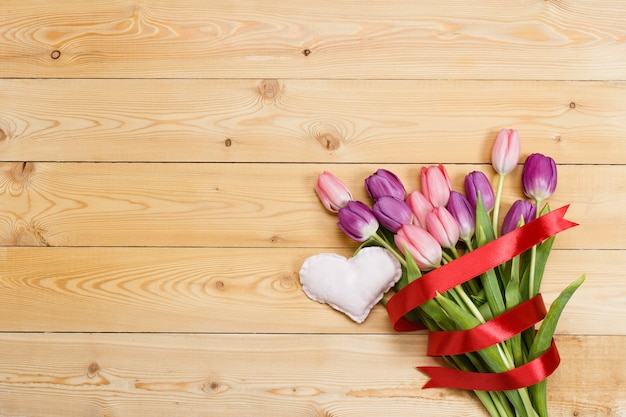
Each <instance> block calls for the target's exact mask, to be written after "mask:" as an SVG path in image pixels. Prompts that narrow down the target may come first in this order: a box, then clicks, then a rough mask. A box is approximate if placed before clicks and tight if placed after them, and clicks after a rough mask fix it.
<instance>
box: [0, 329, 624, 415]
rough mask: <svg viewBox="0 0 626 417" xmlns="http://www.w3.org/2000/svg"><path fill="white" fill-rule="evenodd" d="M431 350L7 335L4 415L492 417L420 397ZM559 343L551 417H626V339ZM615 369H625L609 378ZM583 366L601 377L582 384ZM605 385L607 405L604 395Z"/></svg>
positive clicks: (468, 405)
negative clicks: (625, 346)
mask: <svg viewBox="0 0 626 417" xmlns="http://www.w3.org/2000/svg"><path fill="white" fill-rule="evenodd" d="M425 341H426V338H425V336H399V335H396V336H388V335H387V336H376V335H359V336H348V335H273V336H269V335H252V334H248V335H227V334H217V335H168V334H154V335H147V334H143V335H129V334H19V333H8V334H3V335H1V337H0V350H1V351H2V352H4V353H3V355H0V384H1V385H2V388H3V389H2V390H1V391H0V404H2V405H0V412H3V413H6V412H13V413H20V414H21V415H28V416H30V417H39V416H42V417H43V416H45V417H57V416H58V417H61V416H67V415H81V416H87V415H110V414H112V413H114V414H115V415H137V414H145V415H151V416H155V417H158V416H172V415H182V414H184V415H186V416H206V415H211V416H242V415H255V416H259V417H262V416H268V417H269V416H271V417H274V416H277V415H278V416H280V415H290V416H296V417H299V416H335V417H341V416H346V417H347V416H354V415H362V416H376V417H378V416H380V415H385V414H386V413H387V412H388V411H389V410H390V409H393V415H394V416H406V417H412V416H415V414H416V410H419V412H420V413H423V414H425V415H428V416H450V415H455V416H472V417H473V416H479V415H485V414H484V413H483V412H482V410H480V408H479V407H478V405H477V401H475V400H474V399H473V398H471V397H470V396H469V395H468V394H466V393H465V392H460V391H454V390H436V389H433V390H421V386H422V385H423V384H424V383H425V382H426V379H425V376H424V375H422V374H420V373H419V372H418V371H416V370H415V368H414V366H418V365H431V364H433V363H434V362H433V359H431V358H427V357H424V356H423V355H422V354H420V353H419V352H421V351H423V350H424V349H425ZM556 342H557V345H558V347H559V351H560V354H561V357H562V362H561V363H562V364H561V366H560V367H559V368H558V369H557V371H556V372H555V374H554V375H553V376H552V378H551V379H550V381H549V384H548V385H549V389H550V393H551V394H550V401H551V402H550V415H551V416H554V417H559V416H572V415H578V416H594V417H595V416H607V417H608V416H620V415H623V413H624V412H626V403H624V400H623V397H622V394H623V392H624V390H625V389H626V382H625V380H624V375H626V368H625V367H624V364H625V363H626V361H625V358H624V355H625V354H624V350H623V349H622V348H621V346H623V343H624V342H625V340H624V336H602V337H592V336H588V337H584V338H582V337H576V336H572V337H559V338H557V340H556ZM381 352H386V353H387V354H382V353H381ZM600 352H601V354H598V353H600ZM607 358H611V360H612V361H613V363H614V364H615V366H611V367H608V366H604V364H605V361H606V359H607ZM364 363H367V364H368V365H367V366H362V364H364ZM18 364H19V365H18ZM26 364H28V365H26ZM583 364H584V366H588V367H593V368H594V369H596V372H595V373H593V374H591V375H589V376H588V377H586V378H585V379H584V380H582V381H581V380H580V379H579V378H578V377H579V375H580V372H581V371H582V368H581V367H582V366H583ZM608 381H610V383H606V382H608ZM598 385H602V386H603V390H602V394H601V395H598V394H597V393H596V392H595V391H594V387H596V386H598ZM556 387H558V389H552V388H556ZM590 388H591V389H590ZM60 393H62V394H63V395H59V394H60Z"/></svg>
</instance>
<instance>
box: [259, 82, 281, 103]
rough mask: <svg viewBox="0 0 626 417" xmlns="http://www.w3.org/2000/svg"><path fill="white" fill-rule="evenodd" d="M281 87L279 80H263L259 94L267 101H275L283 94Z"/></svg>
mask: <svg viewBox="0 0 626 417" xmlns="http://www.w3.org/2000/svg"><path fill="white" fill-rule="evenodd" d="M281 90H282V88H281V85H280V83H279V82H278V80H263V81H261V83H260V84H259V88H258V91H259V94H260V95H261V97H263V98H264V99H265V100H270V101H273V100H275V99H276V97H278V96H279V95H280V93H281Z"/></svg>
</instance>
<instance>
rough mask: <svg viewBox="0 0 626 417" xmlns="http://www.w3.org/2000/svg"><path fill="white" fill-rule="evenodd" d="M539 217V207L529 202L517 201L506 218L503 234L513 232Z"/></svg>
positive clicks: (503, 224)
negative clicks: (521, 225)
mask: <svg viewBox="0 0 626 417" xmlns="http://www.w3.org/2000/svg"><path fill="white" fill-rule="evenodd" d="M536 215H537V207H536V206H535V205H534V204H533V203H531V202H530V201H527V200H517V201H515V202H514V203H513V205H512V206H511V208H510V209H509V211H508V212H507V213H506V216H504V221H503V222H502V234H503V235H504V234H507V233H509V232H512V231H513V230H515V229H516V228H517V226H519V225H520V222H521V224H526V223H528V222H529V221H531V220H533V219H534V218H535V217H536Z"/></svg>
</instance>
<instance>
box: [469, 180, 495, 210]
mask: <svg viewBox="0 0 626 417" xmlns="http://www.w3.org/2000/svg"><path fill="white" fill-rule="evenodd" d="M479 192H480V198H481V199H482V200H483V205H484V206H485V210H486V211H487V212H490V211H491V210H493V207H494V205H495V197H494V195H493V188H491V183H490V182H489V179H488V178H487V176H486V175H485V174H484V173H483V172H481V171H472V172H470V173H469V174H467V175H466V176H465V195H466V196H467V201H469V202H470V204H471V205H472V207H474V209H475V208H476V204H477V203H478V193H479Z"/></svg>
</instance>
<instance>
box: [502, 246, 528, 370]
mask: <svg viewBox="0 0 626 417" xmlns="http://www.w3.org/2000/svg"><path fill="white" fill-rule="evenodd" d="M519 260H520V257H519V255H518V256H516V257H514V258H513V259H512V260H511V263H510V270H509V271H510V274H511V275H510V279H509V282H508V284H507V286H506V288H505V290H504V294H505V299H506V309H507V310H511V309H512V308H514V307H516V306H518V305H519V304H520V303H521V302H522V294H521V293H520V281H519ZM507 345H508V346H509V349H510V351H511V353H512V354H513V361H514V362H515V366H520V365H522V364H524V359H525V352H524V346H523V342H522V336H521V335H520V334H516V335H515V336H513V337H511V338H510V339H509V340H508V341H507Z"/></svg>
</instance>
